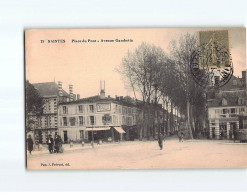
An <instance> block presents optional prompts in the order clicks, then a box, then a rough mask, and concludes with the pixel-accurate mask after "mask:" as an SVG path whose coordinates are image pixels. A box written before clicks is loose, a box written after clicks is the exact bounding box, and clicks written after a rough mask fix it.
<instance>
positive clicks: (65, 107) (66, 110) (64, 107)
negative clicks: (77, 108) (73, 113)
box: [63, 106, 68, 114]
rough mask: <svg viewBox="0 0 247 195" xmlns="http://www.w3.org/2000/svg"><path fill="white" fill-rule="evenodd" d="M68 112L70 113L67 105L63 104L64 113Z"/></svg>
mask: <svg viewBox="0 0 247 195" xmlns="http://www.w3.org/2000/svg"><path fill="white" fill-rule="evenodd" d="M67 113H68V109H67V106H63V114H67Z"/></svg>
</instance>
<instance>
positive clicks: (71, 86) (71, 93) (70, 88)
mask: <svg viewBox="0 0 247 195" xmlns="http://www.w3.org/2000/svg"><path fill="white" fill-rule="evenodd" d="M73 99H74V95H73V85H69V101H73Z"/></svg>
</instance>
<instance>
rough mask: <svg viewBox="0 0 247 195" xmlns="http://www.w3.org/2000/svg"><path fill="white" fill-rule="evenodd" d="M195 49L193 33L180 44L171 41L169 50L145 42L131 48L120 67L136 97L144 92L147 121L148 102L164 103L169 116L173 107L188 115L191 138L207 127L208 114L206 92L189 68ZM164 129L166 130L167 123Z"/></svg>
mask: <svg viewBox="0 0 247 195" xmlns="http://www.w3.org/2000/svg"><path fill="white" fill-rule="evenodd" d="M196 50H197V43H196V36H195V35H191V34H186V35H182V36H181V37H180V39H179V41H178V43H177V42H176V41H174V40H173V41H171V43H170V47H169V53H165V52H164V51H163V50H162V49H161V48H160V47H157V46H154V45H150V44H147V43H142V44H141V45H140V46H139V47H138V48H137V49H136V50H135V51H134V52H130V51H128V53H127V55H126V56H125V57H123V59H122V63H121V64H120V66H119V67H118V68H117V71H118V72H119V73H120V74H121V75H122V78H123V80H124V82H125V83H126V86H127V87H128V88H131V89H132V90H133V93H134V96H135V98H137V94H140V95H141V97H142V101H143V103H144V107H143V109H144V115H143V117H144V121H148V119H145V116H146V115H147V117H148V116H149V114H148V110H145V104H150V103H151V102H153V103H154V104H158V103H163V105H164V107H165V109H166V111H167V115H166V116H167V117H168V107H170V113H171V115H172V116H173V109H174V108H176V109H177V110H179V112H180V113H181V114H183V115H185V116H186V121H187V125H186V128H188V130H189V136H190V138H193V135H195V132H196V131H198V130H200V129H201V128H202V126H204V124H205V114H206V113H205V102H206V100H205V91H204V89H203V88H201V87H199V86H198V85H197V84H196V83H195V82H194V80H193V78H192V76H191V71H190V66H191V63H192V57H193V54H194V53H195V52H196ZM168 105H170V106H168ZM145 113H147V114H145ZM167 120H168V118H167ZM166 124H168V123H166ZM148 125H150V124H144V128H147V129H150V127H148ZM164 128H165V129H164V130H165V131H166V132H167V130H168V125H166V126H165V127H164Z"/></svg>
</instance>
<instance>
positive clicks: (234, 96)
mask: <svg viewBox="0 0 247 195" xmlns="http://www.w3.org/2000/svg"><path fill="white" fill-rule="evenodd" d="M223 99H225V100H226V101H227V106H238V105H239V104H238V100H239V99H242V100H243V105H246V90H232V91H219V92H218V93H216V94H215V97H214V98H213V99H209V100H208V101H207V103H208V107H221V106H223V105H222V100H223Z"/></svg>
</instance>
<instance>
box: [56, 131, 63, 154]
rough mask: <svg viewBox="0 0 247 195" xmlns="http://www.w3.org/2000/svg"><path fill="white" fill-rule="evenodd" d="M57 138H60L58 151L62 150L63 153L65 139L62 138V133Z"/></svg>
mask: <svg viewBox="0 0 247 195" xmlns="http://www.w3.org/2000/svg"><path fill="white" fill-rule="evenodd" d="M57 138H58V147H57V148H58V152H61V153H63V146H62V145H63V140H62V138H61V137H60V135H58V136H57Z"/></svg>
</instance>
